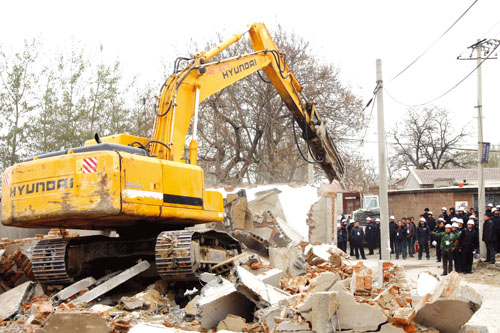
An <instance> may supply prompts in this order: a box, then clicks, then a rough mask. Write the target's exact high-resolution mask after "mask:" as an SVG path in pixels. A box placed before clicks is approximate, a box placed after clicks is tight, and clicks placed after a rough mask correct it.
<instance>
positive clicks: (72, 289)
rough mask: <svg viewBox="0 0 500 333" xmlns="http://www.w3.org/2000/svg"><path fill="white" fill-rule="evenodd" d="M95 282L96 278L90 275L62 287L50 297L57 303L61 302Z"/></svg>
mask: <svg viewBox="0 0 500 333" xmlns="http://www.w3.org/2000/svg"><path fill="white" fill-rule="evenodd" d="M95 283H96V280H95V279H94V278H93V277H91V276H90V277H88V278H85V279H83V280H80V281H78V282H75V283H73V284H72V285H70V286H68V287H66V288H64V289H63V290H61V291H60V292H58V293H57V294H55V295H54V297H52V299H53V301H54V302H55V303H57V304H58V303H61V302H62V301H64V300H66V299H68V298H70V297H71V296H73V295H76V294H78V293H79V292H80V291H82V290H84V289H86V288H88V287H90V286H92V285H93V284H95Z"/></svg>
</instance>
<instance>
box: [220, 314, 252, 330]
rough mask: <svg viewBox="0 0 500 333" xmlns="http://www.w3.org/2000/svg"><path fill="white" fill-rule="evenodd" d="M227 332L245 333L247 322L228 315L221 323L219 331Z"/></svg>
mask: <svg viewBox="0 0 500 333" xmlns="http://www.w3.org/2000/svg"><path fill="white" fill-rule="evenodd" d="M221 330H227V331H233V332H243V331H244V330H247V322H246V320H245V319H244V318H241V317H240V316H235V315H232V314H228V315H227V317H226V318H225V319H223V320H221V321H220V322H219V325H217V331H221Z"/></svg>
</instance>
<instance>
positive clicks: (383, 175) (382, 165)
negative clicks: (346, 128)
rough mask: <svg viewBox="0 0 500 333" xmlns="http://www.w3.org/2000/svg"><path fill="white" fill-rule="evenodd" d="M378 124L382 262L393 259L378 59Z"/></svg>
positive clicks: (382, 99) (382, 100) (380, 62)
mask: <svg viewBox="0 0 500 333" xmlns="http://www.w3.org/2000/svg"><path fill="white" fill-rule="evenodd" d="M376 68H377V88H376V89H377V122H378V174H379V184H378V193H379V198H380V252H381V258H382V260H390V259H391V247H390V243H389V200H388V197H387V154H386V151H385V128H384V94H383V88H384V83H383V80H382V60H380V59H377V65H376Z"/></svg>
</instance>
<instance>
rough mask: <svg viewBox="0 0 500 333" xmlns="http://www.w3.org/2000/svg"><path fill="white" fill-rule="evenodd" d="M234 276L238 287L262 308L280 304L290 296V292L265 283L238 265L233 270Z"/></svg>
mask: <svg viewBox="0 0 500 333" xmlns="http://www.w3.org/2000/svg"><path fill="white" fill-rule="evenodd" d="M233 278H234V285H235V287H236V289H237V290H238V291H239V292H240V293H242V294H243V295H245V296H246V297H247V298H248V299H250V300H251V301H252V302H254V303H255V305H256V306H257V307H258V308H260V309H261V308H264V307H268V306H271V305H278V304H279V303H280V301H282V300H284V299H286V298H288V297H290V294H288V293H286V292H284V291H283V290H281V289H278V288H275V287H273V286H270V285H268V284H265V283H264V282H262V281H261V280H259V279H258V278H257V277H256V276H255V275H253V274H252V273H250V272H249V271H247V270H246V269H244V268H243V267H236V268H235V269H234V270H233Z"/></svg>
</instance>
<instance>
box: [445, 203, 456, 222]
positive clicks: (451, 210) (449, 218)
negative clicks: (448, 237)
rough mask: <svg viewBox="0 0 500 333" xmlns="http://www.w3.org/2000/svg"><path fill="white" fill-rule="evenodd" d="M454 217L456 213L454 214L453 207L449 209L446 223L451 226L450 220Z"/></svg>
mask: <svg viewBox="0 0 500 333" xmlns="http://www.w3.org/2000/svg"><path fill="white" fill-rule="evenodd" d="M454 217H457V213H456V212H455V207H450V213H449V214H448V220H446V223H448V224H452V223H453V221H452V220H451V219H452V218H454Z"/></svg>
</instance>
